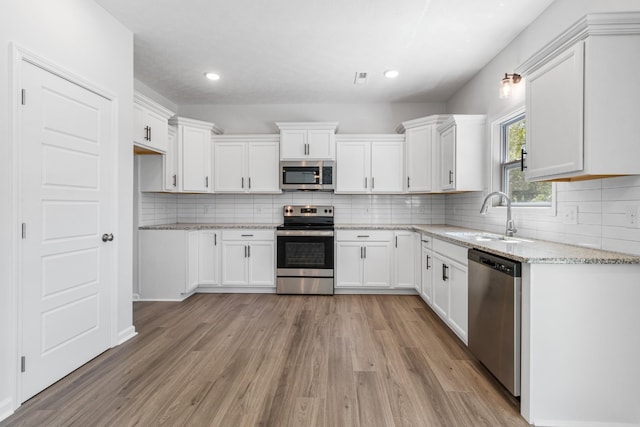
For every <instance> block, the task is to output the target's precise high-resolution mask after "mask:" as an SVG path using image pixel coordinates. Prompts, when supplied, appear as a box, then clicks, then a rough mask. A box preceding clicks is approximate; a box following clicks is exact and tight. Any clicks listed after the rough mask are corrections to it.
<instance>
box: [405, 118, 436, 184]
mask: <svg viewBox="0 0 640 427" xmlns="http://www.w3.org/2000/svg"><path fill="white" fill-rule="evenodd" d="M434 132H435V129H434V126H425V127H423V128H416V129H408V130H407V133H406V139H407V140H406V150H407V156H406V159H407V161H406V167H407V191H408V192H410V193H415V192H418V193H424V192H429V191H431V190H432V170H433V168H432V163H433V151H434V147H433V140H434V136H433V133H434Z"/></svg>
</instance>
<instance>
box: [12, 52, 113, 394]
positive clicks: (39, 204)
mask: <svg viewBox="0 0 640 427" xmlns="http://www.w3.org/2000/svg"><path fill="white" fill-rule="evenodd" d="M22 79H23V88H24V89H25V94H26V96H25V105H23V106H21V107H20V108H21V110H20V118H21V122H20V127H21V136H22V137H21V164H20V174H21V194H22V199H21V203H20V207H21V217H22V221H23V222H24V224H25V227H26V230H25V234H24V239H22V240H21V242H22V245H21V267H20V268H21V291H22V306H21V313H20V315H21V325H22V329H21V349H22V355H23V356H24V358H25V359H24V361H25V363H24V367H25V370H24V373H23V374H22V376H21V392H20V399H21V401H25V400H27V399H28V398H29V397H31V396H33V395H34V394H36V393H38V392H39V391H41V390H43V389H44V388H46V387H48V386H49V385H51V384H53V383H54V382H56V381H57V380H59V379H60V378H62V377H63V376H65V375H67V374H68V373H69V372H71V371H73V370H74V369H76V368H78V367H79V366H81V365H82V364H84V363H86V362H87V361H89V360H91V359H92V358H94V357H95V356H97V355H98V354H100V353H102V352H103V351H105V350H107V349H108V348H109V343H110V327H111V324H110V321H111V315H110V302H109V301H110V293H111V291H110V289H112V288H113V284H114V280H115V265H114V257H113V244H112V243H110V241H109V240H108V239H107V241H106V242H104V241H103V240H102V236H103V234H106V235H107V238H109V235H112V234H111V233H112V232H113V230H114V226H115V221H114V218H115V214H114V212H115V206H116V203H115V202H116V201H115V192H114V187H113V184H114V182H115V176H114V169H113V167H112V165H113V159H112V158H111V154H112V153H113V152H114V151H113V145H112V144H114V143H115V140H114V135H112V120H113V119H112V117H111V102H110V101H109V100H107V99H105V98H103V97H101V96H99V95H97V94H95V93H93V92H90V91H88V90H86V89H84V88H82V87H80V86H77V85H75V84H73V83H71V82H69V81H67V80H65V79H62V78H60V77H57V76H55V75H53V74H51V73H49V72H47V71H44V70H43V69H41V68H38V67H36V66H34V65H32V64H29V63H27V62H23V63H22ZM115 238H117V236H115Z"/></svg>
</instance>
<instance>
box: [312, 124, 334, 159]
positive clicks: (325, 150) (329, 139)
mask: <svg viewBox="0 0 640 427" xmlns="http://www.w3.org/2000/svg"><path fill="white" fill-rule="evenodd" d="M307 144H308V145H307V157H309V158H312V159H327V160H333V159H334V158H335V133H334V132H333V131H329V130H310V131H308V132H307Z"/></svg>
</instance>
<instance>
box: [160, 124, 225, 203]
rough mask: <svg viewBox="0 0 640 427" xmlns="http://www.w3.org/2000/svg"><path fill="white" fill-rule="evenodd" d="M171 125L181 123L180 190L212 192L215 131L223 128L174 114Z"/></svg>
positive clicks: (178, 127) (179, 128)
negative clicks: (212, 136) (212, 139)
mask: <svg viewBox="0 0 640 427" xmlns="http://www.w3.org/2000/svg"><path fill="white" fill-rule="evenodd" d="M170 124H172V125H175V126H177V131H176V133H177V136H178V187H179V191H181V192H185V193H210V192H212V191H213V179H212V174H211V163H212V160H211V134H212V133H216V134H219V133H222V130H221V129H219V128H217V127H216V126H215V125H214V124H213V123H209V122H203V121H200V120H193V119H186V118H184V117H172V118H171V120H170Z"/></svg>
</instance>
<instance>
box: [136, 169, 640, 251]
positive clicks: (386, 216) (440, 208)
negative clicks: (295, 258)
mask: <svg viewBox="0 0 640 427" xmlns="http://www.w3.org/2000/svg"><path fill="white" fill-rule="evenodd" d="M485 194H486V193H479V192H475V193H461V194H449V195H441V194H440V195H405V194H398V195H343V194H334V193H314V192H286V193H283V194H274V195H249V194H211V195H207V194H197V195H196V194H160V193H141V194H140V198H139V225H157V224H167V223H175V222H179V223H192V222H194V223H206V222H218V223H273V224H278V223H281V222H282V206H284V205H287V204H295V205H303V204H318V205H321V204H326V205H333V206H335V221H336V223H337V224H448V225H458V226H461V227H469V228H475V229H480V230H485V231H490V232H495V233H503V232H504V228H505V219H506V212H505V208H491V209H489V212H488V213H487V215H480V206H481V204H482V200H483V198H484V195H485ZM634 209H635V212H637V213H640V176H630V177H619V178H607V179H596V180H590V181H580V182H573V183H557V184H556V206H555V209H546V210H542V211H541V210H536V209H530V208H519V209H518V208H517V209H514V212H513V216H514V219H515V225H516V228H517V229H518V233H517V236H521V237H530V238H533V239H541V240H550V241H555V242H561V243H569V244H574V245H582V246H589V247H594V248H600V249H606V250H612V251H619V252H625V253H633V254H640V227H638V226H637V224H636V225H632V224H629V215H630V214H629V213H628V211H631V212H633V211H634ZM572 212H577V215H575V216H572V214H571V213H572ZM637 221H638V218H637V217H636V222H637Z"/></svg>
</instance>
